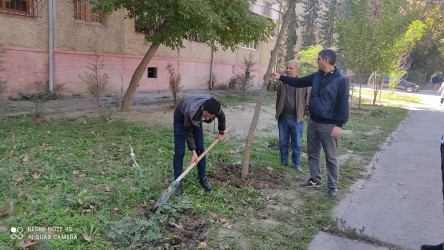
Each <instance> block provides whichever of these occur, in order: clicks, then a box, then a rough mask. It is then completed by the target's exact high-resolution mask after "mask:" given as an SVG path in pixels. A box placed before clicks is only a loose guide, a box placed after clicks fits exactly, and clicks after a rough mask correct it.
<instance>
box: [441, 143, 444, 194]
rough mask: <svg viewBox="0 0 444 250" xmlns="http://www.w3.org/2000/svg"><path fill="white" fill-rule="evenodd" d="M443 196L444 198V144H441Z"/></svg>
mask: <svg viewBox="0 0 444 250" xmlns="http://www.w3.org/2000/svg"><path fill="white" fill-rule="evenodd" d="M441 173H442V196H443V198H444V144H441Z"/></svg>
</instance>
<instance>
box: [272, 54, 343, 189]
mask: <svg viewBox="0 0 444 250" xmlns="http://www.w3.org/2000/svg"><path fill="white" fill-rule="evenodd" d="M336 58H337V56H336V52H335V51H334V50H331V49H324V50H322V51H320V52H319V54H318V60H317V63H318V69H319V71H318V72H316V73H313V74H311V75H308V76H305V77H300V78H296V77H288V76H283V75H280V74H277V73H272V74H271V78H273V79H279V80H280V81H282V82H283V83H285V84H288V85H290V86H293V87H299V88H301V87H312V90H311V94H310V103H309V105H308V110H309V113H310V120H309V121H308V125H307V154H308V165H309V167H310V178H309V179H308V180H307V181H305V182H302V183H301V184H300V185H301V186H303V187H317V186H320V185H321V148H323V149H324V153H325V160H326V168H327V173H328V182H327V187H328V194H329V195H330V196H332V197H336V196H338V193H339V191H338V188H337V182H338V175H339V162H338V153H337V148H338V138H339V136H340V135H341V132H342V126H343V125H344V124H345V123H346V122H347V121H348V112H349V104H348V97H349V83H348V79H347V77H345V76H344V75H343V74H342V73H341V72H340V71H339V69H337V68H336V67H335V66H334V65H335V63H336Z"/></svg>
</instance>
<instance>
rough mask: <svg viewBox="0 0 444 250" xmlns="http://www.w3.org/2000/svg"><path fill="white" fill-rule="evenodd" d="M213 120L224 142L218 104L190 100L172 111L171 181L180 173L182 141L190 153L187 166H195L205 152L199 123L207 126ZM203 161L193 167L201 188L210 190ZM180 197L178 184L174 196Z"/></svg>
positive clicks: (202, 99) (222, 117)
mask: <svg viewBox="0 0 444 250" xmlns="http://www.w3.org/2000/svg"><path fill="white" fill-rule="evenodd" d="M215 117H217V120H218V122H219V125H218V129H219V134H218V135H217V138H218V139H219V140H223V139H224V131H225V114H224V112H223V111H222V109H221V105H220V103H219V101H217V100H216V99H214V98H212V97H211V98H210V97H203V96H192V97H188V98H186V99H185V100H183V101H181V102H180V103H179V105H178V106H177V107H176V110H175V111H174V161H173V166H174V179H177V178H178V177H179V176H180V175H181V174H182V172H183V158H184V156H185V141H186V144H187V146H188V149H189V150H190V151H191V163H193V162H196V161H197V159H198V158H199V155H201V154H202V153H203V152H204V151H205V149H204V137H203V129H202V122H205V123H211V122H212V121H213V120H214V118H215ZM205 158H206V157H203V158H202V159H201V160H200V161H199V162H198V163H197V175H198V176H199V181H200V184H201V186H202V187H203V188H204V189H205V190H207V191H210V190H211V188H212V187H211V184H210V183H209V182H208V180H207V178H206V161H205ZM181 194H182V183H180V184H179V185H177V187H176V195H181Z"/></svg>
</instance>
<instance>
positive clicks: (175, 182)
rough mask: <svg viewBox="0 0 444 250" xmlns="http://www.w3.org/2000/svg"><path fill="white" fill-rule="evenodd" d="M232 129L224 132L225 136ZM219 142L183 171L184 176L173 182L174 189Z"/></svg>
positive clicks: (212, 144) (214, 143)
mask: <svg viewBox="0 0 444 250" xmlns="http://www.w3.org/2000/svg"><path fill="white" fill-rule="evenodd" d="M230 129H231V127H230V128H227V129H225V131H224V135H226V134H227V133H228V131H229V130H230ZM218 142H219V139H216V140H214V142H213V143H211V145H210V146H209V147H208V148H207V149H206V150H205V151H204V152H203V153H202V154H201V155H199V157H198V158H197V161H195V162H193V163H191V164H190V165H189V166H188V167H187V169H185V171H183V172H182V174H181V175H179V177H177V179H176V180H175V181H174V182H173V187H175V186H177V185H178V184H179V182H180V181H181V180H182V179H183V177H185V175H187V174H188V173H189V172H190V171H191V169H193V167H194V166H196V165H197V163H198V162H199V161H200V160H202V158H204V156H205V155H206V154H207V153H208V152H209V151H210V150H211V149H212V148H213V147H214V145H216V144H217V143H218Z"/></svg>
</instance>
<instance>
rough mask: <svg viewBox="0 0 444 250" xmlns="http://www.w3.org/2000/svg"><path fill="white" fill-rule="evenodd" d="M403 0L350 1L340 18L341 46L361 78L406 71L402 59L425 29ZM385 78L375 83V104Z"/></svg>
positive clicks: (346, 58) (339, 33)
mask: <svg viewBox="0 0 444 250" xmlns="http://www.w3.org/2000/svg"><path fill="white" fill-rule="evenodd" d="M402 3H403V1H402V0H385V1H377V4H375V2H374V1H368V0H346V5H347V13H346V14H345V15H342V16H341V15H338V17H337V19H336V21H337V33H338V35H339V43H338V46H339V49H340V50H341V51H343V52H344V53H342V54H343V55H344V59H345V61H346V63H347V66H348V67H349V68H350V69H352V70H353V71H354V72H355V73H356V74H357V76H358V77H359V76H363V75H364V73H365V72H374V73H376V74H378V75H382V76H386V75H390V74H398V73H399V72H400V71H401V70H402V69H400V67H399V66H400V62H401V61H402V59H403V58H404V59H405V55H406V54H408V52H409V51H411V49H412V48H413V46H414V43H415V42H416V40H417V39H418V35H419V34H420V33H421V32H422V31H421V30H422V28H421V27H422V26H421V25H420V23H413V24H412V22H413V21H414V20H415V19H416V18H417V14H418V13H417V12H406V11H404V10H405V9H403V8H402ZM411 24H412V25H413V26H410V25H411ZM409 28H411V29H409ZM361 78H362V79H364V77H361ZM382 80H383V77H381V79H380V82H379V83H378V84H374V86H375V95H374V97H375V98H374V102H373V103H374V104H375V102H376V95H377V93H378V92H379V90H380V88H381V85H382Z"/></svg>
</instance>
